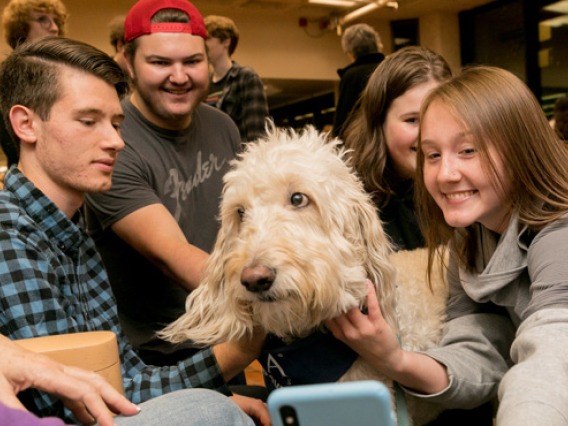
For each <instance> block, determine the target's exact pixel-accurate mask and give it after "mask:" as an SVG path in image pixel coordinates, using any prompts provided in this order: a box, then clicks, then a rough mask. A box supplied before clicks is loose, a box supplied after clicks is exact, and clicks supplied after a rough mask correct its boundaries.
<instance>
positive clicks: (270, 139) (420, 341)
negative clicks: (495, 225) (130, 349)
mask: <svg viewBox="0 0 568 426" xmlns="http://www.w3.org/2000/svg"><path fill="white" fill-rule="evenodd" d="M347 155H348V153H346V152H345V151H344V150H343V149H342V148H341V146H340V142H339V141H338V140H336V139H333V140H328V139H327V138H326V136H325V135H322V134H319V133H318V132H317V131H316V130H315V129H313V128H311V127H308V128H306V129H304V130H303V131H302V132H300V133H296V132H295V131H292V130H282V129H277V128H275V127H274V126H272V127H271V128H270V129H269V134H268V136H267V137H266V138H265V139H263V140H259V141H257V142H254V143H249V144H248V145H247V147H246V149H245V151H244V152H243V153H242V154H241V155H240V158H239V159H238V160H235V161H234V162H233V163H232V169H231V171H230V172H229V173H227V175H226V176H225V188H224V192H223V198H222V202H221V229H220V231H219V235H218V238H217V242H216V245H215V248H214V250H213V253H212V254H211V256H210V258H209V261H208V265H207V269H206V273H205V277H204V279H203V281H202V283H201V285H200V286H199V287H198V288H197V290H195V291H193V292H192V293H191V294H190V295H189V297H188V299H187V303H186V311H187V312H186V313H185V314H184V315H182V317H180V318H179V319H178V320H177V321H175V322H174V323H172V324H171V325H169V326H168V327H167V328H166V329H164V330H163V331H162V332H161V333H160V335H161V336H162V337H163V338H166V339H167V340H170V341H172V342H181V341H184V340H187V339H191V340H193V341H194V342H196V343H198V344H203V345H213V344H217V343H220V342H224V341H228V340H238V339H241V338H243V337H245V336H247V335H248V336H250V335H252V332H253V328H254V327H256V326H260V327H263V328H264V329H265V330H266V331H267V332H269V333H272V334H275V335H277V336H278V337H280V338H282V339H283V340H285V341H291V340H294V339H297V338H300V337H305V336H307V335H309V334H311V333H312V332H313V331H314V330H316V329H317V328H318V327H321V324H322V322H323V321H324V320H325V319H329V318H333V317H335V316H337V315H339V314H340V313H343V312H346V311H347V310H349V309H351V308H353V307H356V306H361V305H362V304H363V303H364V300H365V297H366V284H365V281H366V279H367V278H369V279H370V280H371V281H372V282H373V283H375V285H376V291H377V295H378V299H379V303H380V307H381V310H382V312H383V315H384V317H385V319H386V320H387V322H388V323H389V324H390V325H391V326H392V327H393V328H394V329H395V330H396V331H397V332H398V333H399V335H400V337H401V341H402V344H403V347H405V348H406V349H412V350H418V349H426V348H428V347H432V346H434V345H435V344H436V343H437V342H438V341H439V339H440V336H441V331H442V324H443V320H444V310H445V304H446V298H447V288H446V285H445V284H444V280H442V279H440V277H439V276H435V277H434V279H433V280H432V282H433V283H434V288H433V289H432V290H431V289H429V288H428V285H427V284H426V278H425V277H426V272H425V271H426V263H427V256H426V252H425V251H424V250H419V251H416V252H414V251H413V252H399V253H392V248H391V244H390V242H389V240H388V238H387V236H386V235H385V233H384V232H383V229H382V226H381V223H380V221H379V219H378V216H377V212H376V209H375V207H374V205H373V203H372V202H371V201H370V198H369V196H368V195H367V194H366V193H365V191H364V190H363V186H362V184H361V182H360V181H359V179H358V178H357V177H356V175H355V174H354V173H353V171H352V169H351V168H350V167H349V165H348V161H347ZM396 269H398V278H395V273H396ZM397 284H398V286H397ZM369 378H381V377H380V375H377V372H373V370H372V369H371V368H370V367H369V366H368V365H365V363H364V362H362V361H361V360H360V359H359V360H358V361H357V362H356V363H355V364H354V366H353V367H352V368H351V370H350V371H349V372H347V374H346V375H345V377H343V380H360V379H369ZM413 410H414V409H413ZM419 411H420V410H419ZM422 411H423V410H422ZM426 417H430V418H431V417H432V416H426ZM417 420H418V419H417ZM421 422H422V421H421V420H418V421H417V423H421Z"/></svg>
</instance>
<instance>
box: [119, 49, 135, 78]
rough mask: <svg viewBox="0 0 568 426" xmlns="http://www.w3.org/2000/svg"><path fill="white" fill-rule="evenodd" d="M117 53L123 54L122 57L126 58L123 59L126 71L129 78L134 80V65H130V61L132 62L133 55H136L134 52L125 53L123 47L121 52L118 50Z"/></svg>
mask: <svg viewBox="0 0 568 426" xmlns="http://www.w3.org/2000/svg"><path fill="white" fill-rule="evenodd" d="M119 55H123V56H124V59H126V60H125V61H124V62H125V63H126V71H128V76H129V77H130V79H131V80H133V81H134V66H133V65H132V62H134V55H136V53H134V54H133V55H127V54H126V52H125V51H124V49H122V52H120V53H119ZM131 61H132V62H131Z"/></svg>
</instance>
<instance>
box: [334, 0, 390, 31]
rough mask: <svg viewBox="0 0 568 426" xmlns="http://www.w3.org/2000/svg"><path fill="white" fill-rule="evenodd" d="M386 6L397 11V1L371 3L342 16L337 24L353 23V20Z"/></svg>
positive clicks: (382, 0)
mask: <svg viewBox="0 0 568 426" xmlns="http://www.w3.org/2000/svg"><path fill="white" fill-rule="evenodd" d="M384 6H388V7H392V8H393V9H398V2H397V1H389V0H377V1H374V2H372V3H369V4H366V5H365V6H362V7H360V8H359V9H355V10H354V11H352V12H349V13H348V14H346V15H344V16H342V17H340V18H339V24H340V25H345V24H346V23H348V22H350V21H353V20H354V19H357V18H360V17H361V16H363V15H366V14H367V13H370V12H372V11H374V10H377V9H380V8H381V7H384Z"/></svg>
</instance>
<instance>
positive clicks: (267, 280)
mask: <svg viewBox="0 0 568 426" xmlns="http://www.w3.org/2000/svg"><path fill="white" fill-rule="evenodd" d="M275 279H276V272H275V271H274V270H273V269H271V268H268V267H266V266H264V265H255V266H247V267H246V268H244V269H243V271H242V272H241V284H242V285H244V286H245V288H246V289H247V290H248V291H250V292H253V293H262V292H264V291H267V290H269V289H270V287H271V286H272V284H273V283H274V280H275Z"/></svg>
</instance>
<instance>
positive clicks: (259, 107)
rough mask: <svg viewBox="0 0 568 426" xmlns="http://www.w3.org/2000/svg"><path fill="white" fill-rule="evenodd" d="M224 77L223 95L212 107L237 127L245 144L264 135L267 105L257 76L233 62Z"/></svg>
mask: <svg viewBox="0 0 568 426" xmlns="http://www.w3.org/2000/svg"><path fill="white" fill-rule="evenodd" d="M226 78H227V82H226V83H225V87H224V88H223V93H222V94H221V97H220V98H219V100H218V101H217V103H216V104H215V105H213V106H215V107H217V108H219V109H220V110H221V111H223V112H225V113H227V114H229V115H230V116H231V118H232V119H233V121H234V122H235V123H236V125H237V127H238V128H239V133H240V135H241V140H243V141H245V142H248V141H252V140H256V139H258V138H260V137H263V136H265V135H266V130H265V126H266V119H267V118H268V102H267V100H266V93H265V92H264V84H263V83H262V80H261V79H260V77H259V76H258V74H257V73H256V72H255V71H254V70H253V69H252V68H249V67H241V66H240V65H239V64H238V63H236V62H235V61H233V66H232V67H231V69H230V70H229V72H228V74H227V77H226Z"/></svg>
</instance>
